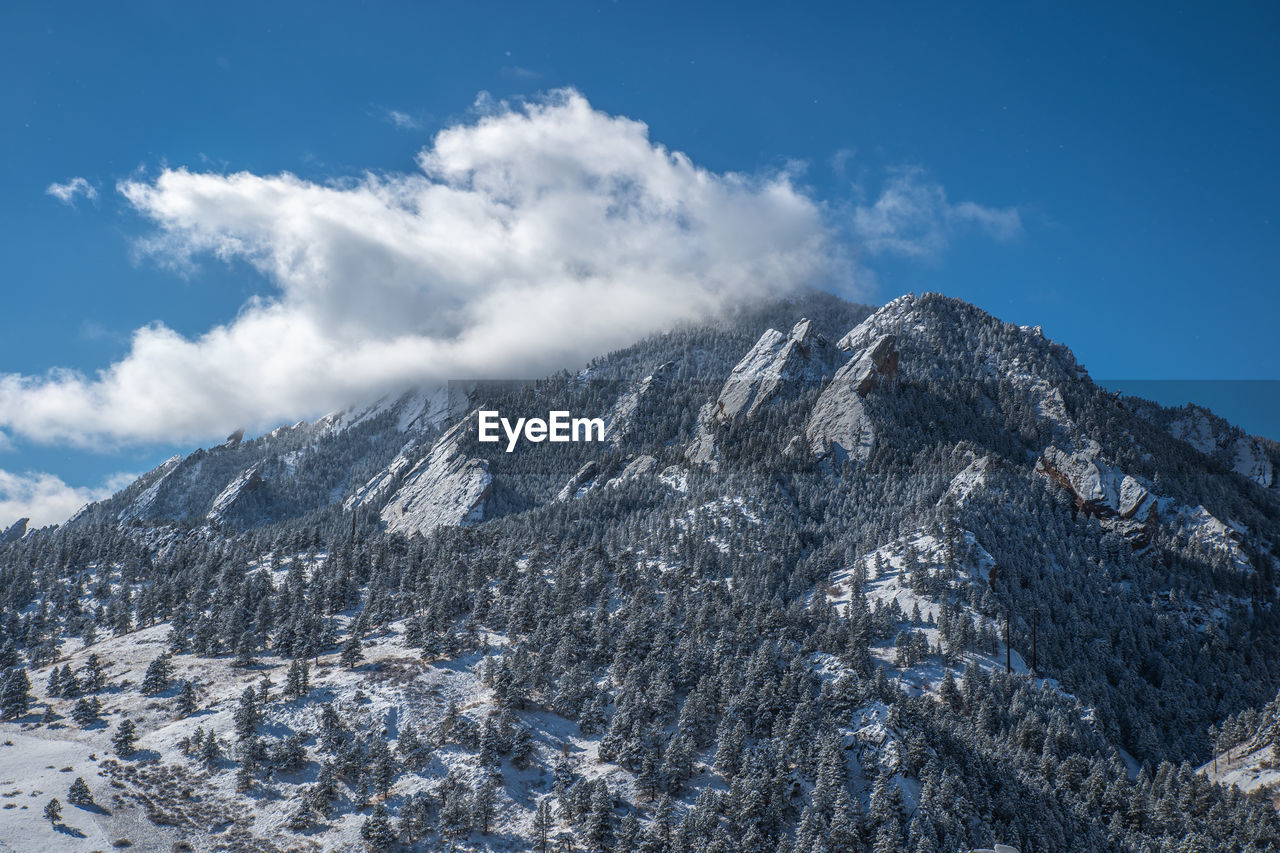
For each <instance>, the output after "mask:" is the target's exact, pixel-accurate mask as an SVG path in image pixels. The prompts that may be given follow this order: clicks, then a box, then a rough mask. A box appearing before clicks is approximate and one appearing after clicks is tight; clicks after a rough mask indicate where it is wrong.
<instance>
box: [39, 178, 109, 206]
mask: <svg viewBox="0 0 1280 853" xmlns="http://www.w3.org/2000/svg"><path fill="white" fill-rule="evenodd" d="M44 191H45V194H46V195H51V196H53V197H54V198H56V199H57V200H58V201H60V202H62V203H63V204H66V205H71V206H75V203H76V196H84V197H85V198H87V199H88V200H89V201H96V200H97V198H98V188H97V187H95V186H94V185H93V184H91V183H89V182H88V181H87V180H85V179H84V178H80V177H75V178H72V179H71V180H69V181H66V182H64V183H61V184H59V183H57V182H55V183H52V184H49V186H47V187H45V190H44Z"/></svg>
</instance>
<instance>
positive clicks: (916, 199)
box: [853, 167, 1022, 259]
mask: <svg viewBox="0 0 1280 853" xmlns="http://www.w3.org/2000/svg"><path fill="white" fill-rule="evenodd" d="M853 230H854V234H855V236H856V239H857V241H858V243H859V245H860V246H861V248H862V249H863V250H864V251H866V252H867V253H869V254H872V255H875V254H896V255H903V256H906V257H912V258H921V259H932V258H936V257H937V256H938V255H939V254H940V253H941V252H942V251H943V250H945V249H946V248H947V246H948V245H950V243H951V241H952V240H953V239H954V238H955V237H956V236H957V235H959V234H962V233H964V232H965V231H972V232H977V233H980V234H984V235H986V236H988V237H991V238H993V239H996V240H1001V241H1005V240H1012V239H1013V238H1015V237H1017V236H1018V235H1019V234H1021V233H1022V217H1021V215H1020V214H1019V213H1018V209H1017V208H1016V207H1002V208H997V207H984V206H983V205H980V204H976V203H974V202H971V201H962V202H957V203H953V202H951V201H950V200H948V198H947V192H946V190H945V189H944V188H943V186H942V185H941V184H939V183H936V182H934V181H931V180H929V179H928V176H927V175H926V174H925V172H924V170H923V169H920V168H916V167H911V168H900V169H895V170H893V171H892V172H891V173H890V175H889V178H888V180H887V181H886V183H885V185H884V187H883V189H882V190H881V192H880V195H879V196H878V197H877V198H876V200H875V201H874V202H872V203H871V204H866V205H856V206H855V207H854V209H853Z"/></svg>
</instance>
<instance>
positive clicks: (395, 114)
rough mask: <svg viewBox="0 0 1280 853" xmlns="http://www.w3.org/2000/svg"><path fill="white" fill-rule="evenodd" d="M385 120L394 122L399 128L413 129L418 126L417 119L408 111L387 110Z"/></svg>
mask: <svg viewBox="0 0 1280 853" xmlns="http://www.w3.org/2000/svg"><path fill="white" fill-rule="evenodd" d="M387 121H389V122H391V123H392V124H394V125H395V126H396V127H398V128H400V129H401V130H414V129H416V128H417V127H418V120H417V119H415V118H414V117H413V116H411V115H409V114H408V113H402V112H400V111H399V110H387Z"/></svg>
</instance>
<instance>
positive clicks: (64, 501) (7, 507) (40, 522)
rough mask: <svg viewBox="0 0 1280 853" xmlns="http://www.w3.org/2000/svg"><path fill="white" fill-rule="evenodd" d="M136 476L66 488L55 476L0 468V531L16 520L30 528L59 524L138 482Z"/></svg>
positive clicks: (111, 477)
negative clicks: (90, 485) (93, 484)
mask: <svg viewBox="0 0 1280 853" xmlns="http://www.w3.org/2000/svg"><path fill="white" fill-rule="evenodd" d="M137 476H138V475H137V474H123V473H121V474H112V475H111V476H110V477H108V478H107V479H106V480H105V481H104V482H103V483H102V485H100V486H96V487H87V486H68V485H67V484H66V483H65V482H63V480H62V478H61V477H58V476H56V475H54V474H48V473H41V472H34V471H28V472H25V473H22V474H15V473H12V472H10V471H5V470H3V469H0V531H3V530H4V529H5V528H7V527H8V526H9V525H10V524H13V523H14V522H15V521H17V520H18V519H19V518H29V519H31V523H30V525H29V527H31V528H37V527H44V526H46V525H49V524H61V523H62V522H64V521H66V520H67V519H68V518H70V517H71V516H72V515H74V514H75V513H76V512H78V511H79V510H80V508H81V507H83V506H84V505H85V504H88V503H93V502H94V501H100V500H104V499H106V498H109V497H111V496H112V495H114V494H115V493H116V492H118V491H120V490H121V489H123V488H124V487H125V486H127V485H129V484H130V483H132V482H133V481H134V480H136V479H137Z"/></svg>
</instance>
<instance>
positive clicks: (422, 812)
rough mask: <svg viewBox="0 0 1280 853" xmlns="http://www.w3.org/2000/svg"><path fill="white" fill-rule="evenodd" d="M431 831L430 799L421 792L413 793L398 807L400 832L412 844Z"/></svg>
mask: <svg viewBox="0 0 1280 853" xmlns="http://www.w3.org/2000/svg"><path fill="white" fill-rule="evenodd" d="M430 832H431V800H430V798H429V797H428V796H427V795H426V794H425V793H423V792H421V791H419V792H418V793H416V794H414V795H413V796H412V797H410V798H409V799H408V800H406V801H405V804H404V805H403V806H401V808H400V834H401V835H403V836H404V837H405V839H406V840H407V841H408V842H409V843H410V844H413V843H414V842H416V841H417V840H418V839H420V838H424V837H426V836H427V834H428V833H430Z"/></svg>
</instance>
